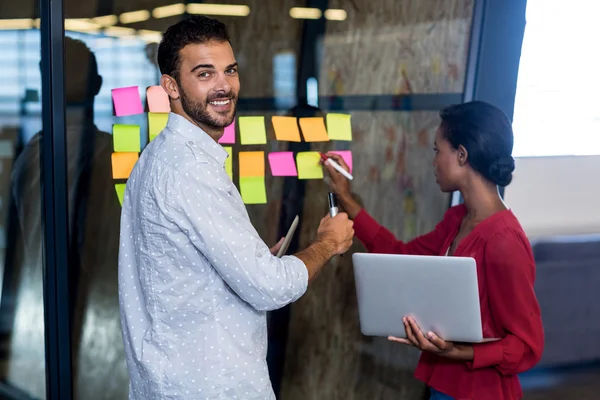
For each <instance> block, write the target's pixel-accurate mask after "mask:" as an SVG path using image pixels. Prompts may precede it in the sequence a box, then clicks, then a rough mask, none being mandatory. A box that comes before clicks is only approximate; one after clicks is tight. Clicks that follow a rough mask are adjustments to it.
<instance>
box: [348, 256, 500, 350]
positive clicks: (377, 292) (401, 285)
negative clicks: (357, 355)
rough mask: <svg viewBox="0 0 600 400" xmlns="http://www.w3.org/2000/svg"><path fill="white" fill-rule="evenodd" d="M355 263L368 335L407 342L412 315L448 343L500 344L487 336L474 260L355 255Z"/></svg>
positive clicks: (362, 325) (362, 323)
mask: <svg viewBox="0 0 600 400" xmlns="http://www.w3.org/2000/svg"><path fill="white" fill-rule="evenodd" d="M352 261H353V264H354V277H355V281H356V294H357V298H358V313H359V319H360V329H361V332H362V333H363V334H364V335H367V336H396V337H400V338H406V331H405V329H404V324H403V323H402V317H404V316H412V317H413V318H414V319H415V321H416V322H417V324H418V325H419V327H420V328H421V331H422V332H423V333H424V334H426V333H427V332H429V331H433V332H434V333H435V334H437V335H438V336H439V337H440V338H442V339H444V340H448V341H454V342H468V343H479V342H484V341H490V340H497V339H484V338H483V335H482V328H481V311H480V307H479V287H478V284H477V265H476V263H475V260H474V259H473V258H470V257H441V256H409V255H395V254H365V253H355V254H353V256H352Z"/></svg>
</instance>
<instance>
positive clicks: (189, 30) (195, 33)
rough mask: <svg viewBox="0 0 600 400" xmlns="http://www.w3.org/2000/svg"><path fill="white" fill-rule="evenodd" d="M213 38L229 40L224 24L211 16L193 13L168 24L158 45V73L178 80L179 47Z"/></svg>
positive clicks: (208, 40)
mask: <svg viewBox="0 0 600 400" xmlns="http://www.w3.org/2000/svg"><path fill="white" fill-rule="evenodd" d="M213 40H214V41H217V42H230V40H229V33H228V32H227V27H226V26H225V24H223V23H222V22H220V21H217V20H216V19H213V18H208V17H205V16H198V15H194V16H191V17H188V18H186V19H184V20H181V21H179V22H178V23H176V24H175V25H172V26H170V27H169V28H168V29H167V31H166V32H165V34H164V35H163V38H162V40H161V42H160V45H159V46H158V56H157V58H158V67H159V68H160V73H161V74H167V75H170V76H172V77H173V78H175V80H177V81H179V67H180V66H181V57H180V55H179V52H180V51H181V49H183V48H184V47H185V46H187V45H188V44H205V43H208V42H211V41H213Z"/></svg>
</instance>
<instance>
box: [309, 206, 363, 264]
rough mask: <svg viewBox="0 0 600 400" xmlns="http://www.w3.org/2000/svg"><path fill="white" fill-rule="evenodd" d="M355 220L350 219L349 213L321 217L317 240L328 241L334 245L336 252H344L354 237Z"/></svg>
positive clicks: (333, 248)
mask: <svg viewBox="0 0 600 400" xmlns="http://www.w3.org/2000/svg"><path fill="white" fill-rule="evenodd" d="M353 226H354V222H352V221H351V220H349V219H348V214H346V213H339V214H337V215H336V216H335V217H333V218H331V217H330V216H329V215H327V216H325V217H324V218H323V219H321V223H320V224H319V228H318V229H317V241H322V242H325V243H328V244H330V245H331V246H332V248H331V249H332V251H333V253H334V254H332V256H333V255H337V254H344V253H345V252H346V251H348V249H349V248H350V246H352V239H353V238H354V228H353Z"/></svg>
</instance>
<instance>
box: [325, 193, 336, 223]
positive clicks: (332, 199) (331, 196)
mask: <svg viewBox="0 0 600 400" xmlns="http://www.w3.org/2000/svg"><path fill="white" fill-rule="evenodd" d="M327 199H328V200H329V215H330V216H331V217H335V216H336V215H337V213H338V206H337V198H336V197H335V193H331V192H329V195H328V196H327Z"/></svg>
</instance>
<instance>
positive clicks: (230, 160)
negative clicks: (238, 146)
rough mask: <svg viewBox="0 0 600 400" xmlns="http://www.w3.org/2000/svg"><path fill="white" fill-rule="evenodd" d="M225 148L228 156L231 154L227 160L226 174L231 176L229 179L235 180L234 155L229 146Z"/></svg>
mask: <svg viewBox="0 0 600 400" xmlns="http://www.w3.org/2000/svg"><path fill="white" fill-rule="evenodd" d="M223 148H224V149H225V151H226V152H227V154H229V157H227V159H226V160H225V172H227V175H229V177H230V178H231V179H233V158H232V157H233V155H232V151H231V147H229V146H227V147H223Z"/></svg>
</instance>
